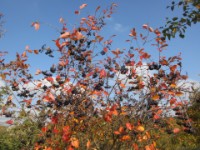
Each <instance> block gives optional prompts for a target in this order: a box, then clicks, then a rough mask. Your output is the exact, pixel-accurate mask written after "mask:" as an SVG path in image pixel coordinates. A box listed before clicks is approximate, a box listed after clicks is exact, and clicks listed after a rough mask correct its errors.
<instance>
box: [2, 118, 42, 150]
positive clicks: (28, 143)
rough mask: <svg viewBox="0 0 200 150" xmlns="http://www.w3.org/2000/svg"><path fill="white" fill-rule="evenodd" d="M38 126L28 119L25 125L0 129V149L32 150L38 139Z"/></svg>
mask: <svg viewBox="0 0 200 150" xmlns="http://www.w3.org/2000/svg"><path fill="white" fill-rule="evenodd" d="M38 134H39V128H38V124H37V123H35V122H33V121H31V120H30V119H26V120H24V121H23V123H21V124H18V125H15V126H11V127H1V128H0V149H1V150H13V149H23V150H30V149H33V148H34V143H35V142H36V141H37V139H38Z"/></svg>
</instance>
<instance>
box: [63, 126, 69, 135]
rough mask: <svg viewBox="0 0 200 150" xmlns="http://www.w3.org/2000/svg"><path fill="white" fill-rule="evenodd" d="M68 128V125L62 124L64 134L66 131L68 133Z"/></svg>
mask: <svg viewBox="0 0 200 150" xmlns="http://www.w3.org/2000/svg"><path fill="white" fill-rule="evenodd" d="M69 130H70V127H69V126H64V127H63V132H64V133H65V134H68V133H69Z"/></svg>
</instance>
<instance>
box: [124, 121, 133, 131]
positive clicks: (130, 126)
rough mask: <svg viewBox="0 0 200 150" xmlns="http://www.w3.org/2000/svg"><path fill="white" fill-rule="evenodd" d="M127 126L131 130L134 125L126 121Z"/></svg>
mask: <svg viewBox="0 0 200 150" xmlns="http://www.w3.org/2000/svg"><path fill="white" fill-rule="evenodd" d="M126 128H127V129H129V130H133V126H132V125H131V124H130V123H129V122H127V123H126Z"/></svg>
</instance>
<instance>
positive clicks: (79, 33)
mask: <svg viewBox="0 0 200 150" xmlns="http://www.w3.org/2000/svg"><path fill="white" fill-rule="evenodd" d="M76 38H77V40H80V39H83V38H84V36H83V34H82V33H81V32H76Z"/></svg>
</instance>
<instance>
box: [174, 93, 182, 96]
mask: <svg viewBox="0 0 200 150" xmlns="http://www.w3.org/2000/svg"><path fill="white" fill-rule="evenodd" d="M175 94H176V96H182V95H183V93H182V92H176V93H175Z"/></svg>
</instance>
